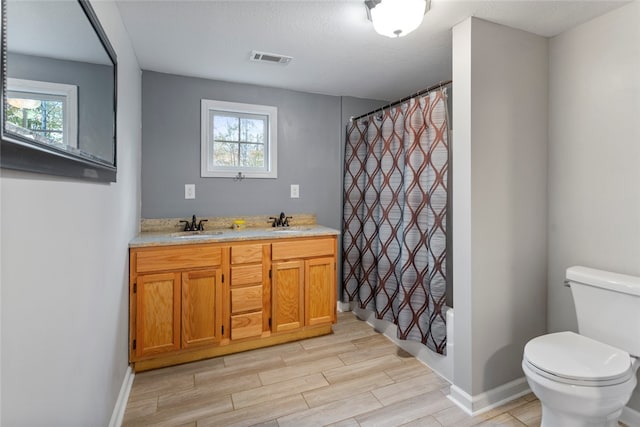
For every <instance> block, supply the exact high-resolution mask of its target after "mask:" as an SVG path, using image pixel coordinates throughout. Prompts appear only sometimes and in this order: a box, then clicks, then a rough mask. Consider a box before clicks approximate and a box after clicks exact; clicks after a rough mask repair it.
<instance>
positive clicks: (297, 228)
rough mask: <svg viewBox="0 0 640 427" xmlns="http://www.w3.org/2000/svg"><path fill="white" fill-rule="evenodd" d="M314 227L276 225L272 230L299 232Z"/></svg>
mask: <svg viewBox="0 0 640 427" xmlns="http://www.w3.org/2000/svg"><path fill="white" fill-rule="evenodd" d="M312 228H313V227H308V226H306V227H305V226H300V225H298V226H293V227H280V228H279V227H276V228H274V229H272V231H275V232H277V233H297V232H300V231H308V230H311V229H312Z"/></svg>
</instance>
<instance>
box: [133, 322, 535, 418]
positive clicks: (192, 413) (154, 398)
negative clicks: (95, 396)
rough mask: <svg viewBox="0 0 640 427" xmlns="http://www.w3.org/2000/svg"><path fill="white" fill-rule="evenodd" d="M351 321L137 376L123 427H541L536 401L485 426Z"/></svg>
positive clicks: (429, 376)
mask: <svg viewBox="0 0 640 427" xmlns="http://www.w3.org/2000/svg"><path fill="white" fill-rule="evenodd" d="M448 393H449V384H448V383H447V382H446V381H445V380H443V379H442V378H440V377H439V376H438V375H437V374H435V373H434V372H432V371H431V370H430V369H429V368H428V367H427V366H425V365H423V364H422V363H421V362H419V361H417V360H416V359H415V358H413V357H412V356H411V355H410V354H408V353H406V352H405V351H403V350H402V349H400V348H398V347H397V346H396V345H395V344H393V343H392V342H391V341H389V340H388V339H387V338H385V337H384V336H383V335H382V334H380V333H378V332H376V331H375V330H374V329H372V328H371V327H370V326H369V325H368V324H367V323H365V322H363V321H360V320H358V319H357V318H356V317H355V316H354V315H353V314H352V313H340V314H339V316H338V323H337V324H335V325H334V334H332V335H327V336H322V337H317V338H310V339H307V340H303V341H298V342H294V343H288V344H283V345H279V346H275V347H269V348H264V349H259V350H253V351H248V352H245V353H238V354H233V355H229V356H223V357H217V358H214V359H209V360H204V361H200V362H194V363H190V364H185V365H180V366H174V367H170V368H164V369H158V370H155V371H150V372H144V373H140V374H137V375H136V376H135V380H134V383H133V387H132V390H131V394H130V397H129V402H128V404H127V409H126V412H125V416H124V424H123V425H124V426H196V427H201V426H265V427H267V426H269V427H271V426H295V427H301V426H326V425H330V426H345V427H346V426H425V427H429V426H456V427H464V426H539V425H540V403H539V402H538V400H537V399H536V398H535V396H533V395H532V394H529V395H527V396H524V397H522V398H520V399H517V400H515V401H513V402H510V403H508V404H506V405H504V406H501V407H499V408H497V409H494V410H491V411H489V412H486V413H484V414H482V415H480V416H477V417H469V416H467V415H466V414H465V413H464V412H463V411H462V410H460V409H459V408H458V407H457V406H455V405H454V404H453V403H452V402H451V401H450V400H449V399H447V397H446V395H447V394H448Z"/></svg>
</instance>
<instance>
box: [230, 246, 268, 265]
mask: <svg viewBox="0 0 640 427" xmlns="http://www.w3.org/2000/svg"><path fill="white" fill-rule="evenodd" d="M261 261H262V245H241V246H234V247H232V248H231V264H249V263H251V262H261Z"/></svg>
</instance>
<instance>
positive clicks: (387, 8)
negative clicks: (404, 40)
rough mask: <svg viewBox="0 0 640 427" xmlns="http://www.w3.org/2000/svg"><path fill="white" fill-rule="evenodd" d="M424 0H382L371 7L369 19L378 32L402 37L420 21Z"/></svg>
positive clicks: (422, 15) (423, 11) (423, 9)
mask: <svg viewBox="0 0 640 427" xmlns="http://www.w3.org/2000/svg"><path fill="white" fill-rule="evenodd" d="M425 7H426V2H425V0H382V1H381V2H380V3H378V4H377V5H376V6H375V7H374V8H372V9H371V21H372V22H373V28H374V29H375V30H376V32H377V33H378V34H381V35H383V36H387V37H404V36H406V35H407V34H409V33H410V32H412V31H413V30H415V29H416V28H418V27H419V26H420V24H421V23H422V18H423V17H424V13H425Z"/></svg>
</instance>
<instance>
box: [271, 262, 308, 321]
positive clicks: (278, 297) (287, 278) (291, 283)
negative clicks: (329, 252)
mask: <svg viewBox="0 0 640 427" xmlns="http://www.w3.org/2000/svg"><path fill="white" fill-rule="evenodd" d="M272 268H273V279H272V280H273V285H272V291H273V293H272V295H271V302H272V311H271V319H272V320H271V329H272V331H273V332H282V331H289V330H292V329H298V328H301V327H302V326H303V322H304V261H288V262H277V263H273V267H272Z"/></svg>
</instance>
